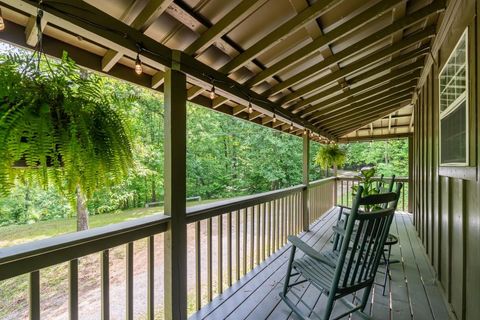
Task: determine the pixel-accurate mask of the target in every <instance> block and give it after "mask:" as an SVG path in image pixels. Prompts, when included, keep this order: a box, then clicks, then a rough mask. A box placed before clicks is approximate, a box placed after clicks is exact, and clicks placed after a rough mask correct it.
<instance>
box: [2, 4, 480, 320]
mask: <svg viewBox="0 0 480 320" xmlns="http://www.w3.org/2000/svg"><path fill="white" fill-rule="evenodd" d="M0 7H1V9H2V11H1V14H2V20H3V21H4V30H3V31H2V32H0V39H2V40H3V41H6V42H9V43H12V44H14V45H18V46H22V47H26V48H32V47H38V45H39V44H40V45H41V50H43V52H44V53H45V54H47V55H50V56H53V57H61V56H62V53H63V51H64V50H67V51H68V53H69V56H70V57H72V58H73V59H74V60H75V61H76V62H77V63H78V65H80V66H82V67H84V68H87V69H89V70H92V71H96V72H100V73H103V74H106V75H109V76H112V77H115V78H119V79H122V80H125V81H129V82H131V83H134V84H137V85H140V86H143V87H147V88H149V89H152V90H155V91H158V92H162V93H163V94H164V97H165V117H164V128H165V136H164V146H165V147H164V193H165V210H164V211H165V212H163V213H158V214H155V215H153V216H150V217H146V218H140V219H136V220H132V221H127V222H123V223H119V224H113V225H109V226H106V227H100V228H96V229H91V230H87V231H82V232H77V233H72V234H66V235H62V236H58V237H54V238H51V239H45V240H40V241H35V242H33V243H27V244H22V245H18V246H12V247H9V248H4V249H1V250H0V281H9V279H12V278H14V277H18V276H26V277H27V278H26V279H27V282H28V285H26V286H25V290H27V291H28V297H29V300H28V307H27V309H28V310H27V311H26V312H24V313H21V315H20V316H19V318H22V317H23V318H28V317H29V318H30V319H41V318H42V317H43V316H42V312H44V311H43V307H42V295H43V293H42V282H41V279H42V272H44V270H45V269H47V268H50V267H52V266H55V265H57V264H60V263H64V264H65V265H66V267H67V268H68V277H67V279H65V280H66V281H68V301H67V302H66V303H67V304H68V312H66V313H68V318H70V319H82V318H85V319H97V318H98V319H112V318H126V319H136V318H147V319H175V320H177V319H179V320H182V319H187V318H188V317H191V318H192V319H225V318H230V319H267V318H270V319H290V318H292V319H295V316H294V315H292V314H291V313H290V311H289V310H288V308H287V306H286V305H285V304H284V303H282V302H281V300H280V298H279V297H278V290H279V288H280V286H281V285H282V279H283V277H284V273H285V264H286V260H287V258H288V252H289V245H288V244H287V237H288V235H291V234H300V235H301V237H302V238H303V239H304V240H305V241H307V242H308V243H309V244H311V245H312V246H313V247H315V248H317V249H321V248H323V247H326V246H328V245H329V243H330V239H331V235H332V231H331V230H332V228H331V227H332V225H333V223H334V221H335V216H336V209H335V206H336V205H337V204H349V203H351V201H352V198H351V192H350V187H351V185H352V184H354V183H356V181H355V180H353V179H347V178H345V179H344V178H341V177H332V178H327V179H324V180H319V181H311V179H310V166H311V162H312V161H311V160H312V159H311V155H310V146H311V143H313V142H318V143H347V142H355V141H362V140H366V141H368V140H374V139H398V138H408V141H409V169H410V170H409V177H402V178H401V179H399V181H403V182H404V183H405V184H408V189H406V190H405V189H404V190H403V194H402V195H401V199H402V200H401V202H400V204H399V209H401V211H400V212H398V213H397V214H396V215H395V219H394V224H393V226H392V232H393V233H395V234H397V235H398V236H399V240H400V241H399V244H398V245H395V246H393V248H392V252H393V258H394V259H397V260H399V262H398V263H395V264H393V265H392V266H391V279H389V280H388V281H387V286H386V293H385V295H383V294H382V293H381V291H382V290H383V289H381V287H379V286H378V285H376V286H375V289H374V291H373V292H372V296H371V299H370V302H369V305H368V310H366V312H367V313H368V314H369V315H371V316H372V317H373V318H374V319H412V318H414V319H448V318H458V319H474V318H475V316H476V315H478V312H477V311H480V309H479V308H480V305H479V304H478V298H479V297H480V292H479V289H478V288H479V287H480V286H479V285H480V277H479V276H478V274H477V272H476V269H475V268H477V269H478V266H479V261H480V260H479V259H480V258H478V255H475V254H474V253H478V248H479V245H478V243H479V242H478V240H480V216H479V215H478V212H479V211H478V198H480V197H478V194H479V190H480V187H479V183H478V177H479V172H480V171H479V166H478V164H477V159H478V158H479V157H480V155H479V153H478V152H479V149H478V147H477V145H478V143H476V142H477V141H478V140H477V137H478V134H479V130H477V124H478V115H479V114H480V112H478V111H477V109H478V106H477V104H476V103H477V102H478V101H477V100H476V95H475V92H476V90H475V89H476V88H478V84H479V83H480V81H477V79H476V75H477V74H478V70H477V69H478V67H479V66H480V63H476V58H475V57H477V56H478V52H477V47H478V46H475V44H477V42H478V34H479V32H478V31H477V29H478V26H479V24H478V21H477V19H478V18H477V17H478V13H480V9H479V8H478V7H479V6H478V4H477V1H473V0H450V1H445V0H433V1H429V0H411V1H403V0H381V1H377V0H371V1H347V0H345V1H342V0H337V1H333V0H317V1H307V0H260V1H259V0H255V1H251V0H243V1H220V0H198V1H197V0H188V1H186V0H155V1H143V0H137V1H127V0H122V1H93V0H88V1H81V0H74V1H70V0H43V1H35V0H0ZM465 12H468V16H467V15H465V16H464V13H465ZM40 15H41V16H42V17H43V18H42V19H39V18H38V17H39V16H40ZM467 27H468V28H469V30H470V31H469V32H471V33H470V34H469V35H468V39H469V41H470V42H471V43H473V44H474V45H473V46H470V47H467V49H463V53H465V51H468V52H470V53H472V55H471V58H470V59H469V61H471V65H470V67H471V68H472V70H470V72H469V73H468V76H469V77H470V78H469V79H471V80H472V81H471V82H472V85H471V87H472V89H473V90H471V91H469V94H467V93H463V95H464V96H466V97H467V99H470V100H471V101H472V103H470V104H468V107H465V109H468V108H470V109H469V110H470V111H471V115H470V116H469V117H467V120H465V121H464V122H466V123H467V124H468V125H467V128H466V129H465V130H464V132H463V133H465V132H467V133H468V134H469V135H470V142H471V144H470V145H467V149H468V153H467V156H465V157H466V158H467V159H464V160H465V161H464V162H462V163H463V165H464V167H462V166H456V165H455V166H451V167H447V168H446V167H440V165H439V161H438V160H439V156H438V154H439V153H440V150H439V144H440V142H439V138H438V137H437V134H438V132H439V131H440V128H439V124H438V121H440V115H439V112H440V111H439V108H437V107H438V104H439V101H438V100H439V98H438V96H437V93H438V92H437V91H438V88H437V87H438V78H439V72H440V68H441V66H443V65H444V64H446V63H447V60H448V57H449V54H450V52H451V51H452V50H453V48H454V47H455V43H456V42H457V40H458V39H459V38H460V35H461V32H460V31H462V32H463V30H464V29H465V28H467ZM39 35H40V36H41V37H40V36H39ZM464 43H465V42H464ZM462 66H463V68H467V67H468V66H467V67H465V63H463V65H462ZM475 68H477V69H475ZM134 70H135V71H134ZM135 73H136V74H135ZM465 77H466V76H465V75H464V77H463V79H460V80H459V82H462V81H463V82H462V83H464V82H465ZM465 86H466V85H463V88H465ZM459 87H461V85H459ZM456 89H458V88H456ZM458 90H460V89H458ZM454 91H455V88H454ZM447 100H448V99H447ZM188 102H192V103H195V104H198V105H202V106H204V107H206V108H210V109H212V110H216V111H219V112H223V113H225V114H228V115H231V116H234V117H238V118H241V119H243V120H246V121H251V122H253V123H256V124H258V125H261V126H265V127H268V128H271V129H273V130H278V131H281V132H283V133H288V134H292V135H295V136H297V137H298V138H299V139H301V141H302V143H303V149H302V152H303V162H302V169H301V170H302V174H303V176H302V183H301V184H300V185H297V186H292V187H290V188H286V189H280V190H274V191H270V192H265V193H261V194H256V195H249V196H244V197H239V198H234V199H229V200H223V201H219V202H215V203H209V204H204V205H200V206H196V207H192V208H187V207H186V204H185V199H186V197H187V191H186V175H187V168H186V157H187V151H186V149H187V134H186V127H187V121H186V117H187V113H186V105H187V103H188ZM419 129H420V131H418V130H419ZM259 147H261V146H259ZM463 151H465V150H463ZM271 152H272V156H275V150H271ZM462 163H461V164H462ZM258 165H261V164H258ZM299 169H300V168H299ZM417 232H419V233H420V236H421V238H418V236H417ZM139 241H142V243H144V245H143V246H142V247H141V250H143V251H142V252H143V253H142V254H144V255H145V256H146V263H145V265H143V266H142V268H144V272H142V273H141V275H139V273H137V272H136V271H135V270H136V268H137V266H136V264H135V261H136V257H137V256H136V254H137V253H138V252H139V251H140V250H137V246H136V243H138V242H139ZM116 247H121V248H122V250H124V252H125V259H124V264H123V267H122V268H124V270H125V272H124V279H125V281H124V286H123V287H122V288H121V290H123V291H122V292H123V293H124V296H122V301H123V302H121V303H120V302H118V301H119V300H115V301H112V296H113V295H112V291H113V288H112V287H111V282H110V278H111V273H112V272H113V270H112V267H111V261H112V260H113V258H114V253H113V250H114V248H116ZM457 248H458V250H457ZM89 255H91V256H95V257H96V259H97V260H98V261H97V260H96V263H97V269H98V273H97V274H96V281H97V284H96V285H97V287H98V288H97V289H98V292H97V293H98V298H97V299H96V300H95V301H92V302H91V304H92V305H93V304H94V305H95V308H94V309H95V310H94V311H95V312H93V313H91V314H85V313H82V304H85V303H86V302H85V301H82V297H81V296H79V285H81V275H80V273H79V266H81V264H80V261H81V260H82V259H83V258H84V257H85V256H89ZM432 265H433V267H432ZM382 277H383V274H382V273H381V272H380V273H379V280H378V281H381V278H382ZM158 279H161V280H158ZM138 283H142V284H143V286H142V287H138V286H137V284H138ZM115 290H118V288H115ZM312 291H313V290H312V289H311V288H310V287H308V286H305V287H304V289H303V290H301V291H300V292H298V293H299V294H300V295H301V296H302V297H303V298H304V300H305V301H307V302H311V303H312V305H314V306H315V308H316V309H317V310H319V309H321V308H322V300H316V297H317V296H316V295H315V294H313V292H312ZM137 297H141V299H138V298H137ZM352 299H353V298H352ZM139 300H141V302H142V303H141V304H140V305H139V304H138V301H139ZM116 304H119V305H120V304H121V309H122V312H120V313H118V314H120V316H118V314H117V313H114V305H116ZM337 307H338V308H341V306H337ZM300 308H303V306H300ZM117 309H118V308H117ZM140 309H141V311H138V310H140ZM62 316H67V314H63V315H62ZM351 317H352V318H356V317H357V315H355V314H353V315H351Z"/></svg>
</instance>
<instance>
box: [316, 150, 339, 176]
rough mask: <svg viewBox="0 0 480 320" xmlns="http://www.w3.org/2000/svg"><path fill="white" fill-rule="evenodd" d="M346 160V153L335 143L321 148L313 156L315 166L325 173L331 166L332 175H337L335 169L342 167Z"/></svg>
mask: <svg viewBox="0 0 480 320" xmlns="http://www.w3.org/2000/svg"><path fill="white" fill-rule="evenodd" d="M345 160H346V152H345V150H344V149H343V148H340V146H339V145H338V144H336V143H332V144H326V145H324V146H322V147H321V148H320V149H319V150H318V153H317V155H316V156H315V164H317V165H319V166H320V167H321V168H322V169H325V170H326V171H327V176H328V169H329V168H330V167H332V166H333V171H334V175H335V176H336V175H337V168H338V167H341V166H343V164H344V163H345Z"/></svg>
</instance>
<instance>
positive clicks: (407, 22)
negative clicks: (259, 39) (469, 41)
mask: <svg viewBox="0 0 480 320" xmlns="http://www.w3.org/2000/svg"><path fill="white" fill-rule="evenodd" d="M441 9H442V8H441V6H440V5H439V4H438V1H437V2H434V3H432V4H430V5H428V6H426V7H424V8H422V9H420V10H418V11H415V12H413V13H412V14H410V15H408V16H405V17H403V18H401V19H399V20H397V21H395V22H394V23H392V24H390V25H389V26H388V27H386V28H383V29H381V30H380V31H378V32H375V33H374V34H372V35H370V36H368V37H366V38H364V39H362V40H360V41H358V42H356V43H355V44H353V45H351V46H349V47H347V48H346V49H344V50H342V51H340V52H338V53H336V54H335V55H333V56H330V57H328V58H325V59H324V60H322V61H320V62H319V63H317V64H315V65H313V66H310V67H308V68H307V69H306V70H304V71H302V72H299V73H297V74H295V75H294V76H292V77H290V78H288V79H287V80H285V81H283V82H281V83H279V84H277V85H275V86H273V87H272V88H270V89H268V90H267V91H265V92H264V95H265V96H271V95H274V94H276V93H278V92H280V91H282V90H284V89H286V88H288V87H291V86H293V85H295V84H297V83H298V82H300V81H302V80H304V79H306V78H309V77H311V76H312V75H314V74H316V73H318V72H320V71H322V70H323V69H325V68H326V67H328V66H330V65H332V64H334V63H338V62H341V61H343V60H345V59H347V58H349V57H352V56H353V55H355V54H357V53H358V52H359V51H361V50H363V49H365V48H367V47H370V46H372V45H373V44H375V43H377V42H379V41H380V40H382V39H385V38H386V37H389V36H391V35H392V34H394V33H395V32H398V31H400V30H403V29H405V28H408V27H409V26H411V25H413V24H415V23H417V22H418V21H421V20H423V19H425V18H426V17H428V16H430V15H431V14H433V13H436V12H438V11H439V10H441ZM430 29H431V28H430ZM409 38H410V37H409ZM422 40H423V39H422ZM392 47H394V45H392ZM397 51H398V50H397ZM397 51H394V52H397Z"/></svg>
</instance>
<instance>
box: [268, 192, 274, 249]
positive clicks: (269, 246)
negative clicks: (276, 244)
mask: <svg viewBox="0 0 480 320" xmlns="http://www.w3.org/2000/svg"><path fill="white" fill-rule="evenodd" d="M272 209H273V205H272V201H269V202H268V211H267V256H268V257H269V256H270V254H271V253H272Z"/></svg>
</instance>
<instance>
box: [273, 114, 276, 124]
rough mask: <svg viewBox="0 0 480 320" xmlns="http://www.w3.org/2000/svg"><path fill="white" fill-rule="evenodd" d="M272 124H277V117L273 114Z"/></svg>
mask: <svg viewBox="0 0 480 320" xmlns="http://www.w3.org/2000/svg"><path fill="white" fill-rule="evenodd" d="M272 122H273V123H275V122H277V116H276V115H275V114H273V119H272Z"/></svg>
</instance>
